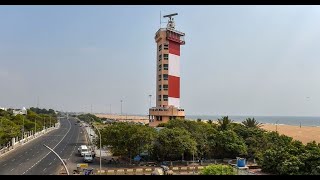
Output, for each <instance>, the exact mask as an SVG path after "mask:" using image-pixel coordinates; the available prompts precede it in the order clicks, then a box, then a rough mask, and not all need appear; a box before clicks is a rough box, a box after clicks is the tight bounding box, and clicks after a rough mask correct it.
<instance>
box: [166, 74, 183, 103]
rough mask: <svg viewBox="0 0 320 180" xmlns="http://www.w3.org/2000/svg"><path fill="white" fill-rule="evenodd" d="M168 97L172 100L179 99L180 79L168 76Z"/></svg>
mask: <svg viewBox="0 0 320 180" xmlns="http://www.w3.org/2000/svg"><path fill="white" fill-rule="evenodd" d="M168 81H169V82H168V83H169V84H168V86H169V87H168V88H169V89H168V91H169V92H168V96H169V97H174V98H180V77H176V76H170V75H169V79H168Z"/></svg>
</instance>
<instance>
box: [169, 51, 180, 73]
mask: <svg viewBox="0 0 320 180" xmlns="http://www.w3.org/2000/svg"><path fill="white" fill-rule="evenodd" d="M169 75H170V76H176V77H180V56H177V55H175V54H169Z"/></svg>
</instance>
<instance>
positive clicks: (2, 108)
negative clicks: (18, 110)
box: [0, 107, 8, 111]
mask: <svg viewBox="0 0 320 180" xmlns="http://www.w3.org/2000/svg"><path fill="white" fill-rule="evenodd" d="M0 109H1V110H4V111H6V110H8V109H7V108H4V107H0Z"/></svg>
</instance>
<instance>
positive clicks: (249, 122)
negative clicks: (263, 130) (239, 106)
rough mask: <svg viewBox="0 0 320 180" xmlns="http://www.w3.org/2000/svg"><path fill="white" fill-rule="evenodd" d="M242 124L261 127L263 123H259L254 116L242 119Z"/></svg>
mask: <svg viewBox="0 0 320 180" xmlns="http://www.w3.org/2000/svg"><path fill="white" fill-rule="evenodd" d="M242 124H243V125H244V126H246V127H252V128H258V127H261V125H262V124H261V123H259V122H258V121H257V120H255V119H254V118H247V119H246V120H244V121H242Z"/></svg>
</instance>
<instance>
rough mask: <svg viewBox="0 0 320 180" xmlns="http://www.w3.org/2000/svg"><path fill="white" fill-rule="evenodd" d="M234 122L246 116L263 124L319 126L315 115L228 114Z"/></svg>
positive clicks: (188, 117)
mask: <svg viewBox="0 0 320 180" xmlns="http://www.w3.org/2000/svg"><path fill="white" fill-rule="evenodd" d="M221 117H222V116H218V115H187V116H186V119H190V120H197V119H198V118H200V119H201V120H209V119H210V120H213V121H216V120H217V119H218V118H221ZM228 117H229V118H230V119H231V120H233V121H235V122H242V121H243V120H245V119H246V118H254V119H256V120H257V121H258V122H260V123H264V124H279V125H281V124H286V125H294V126H299V125H300V123H301V126H320V117H315V116H228Z"/></svg>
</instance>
